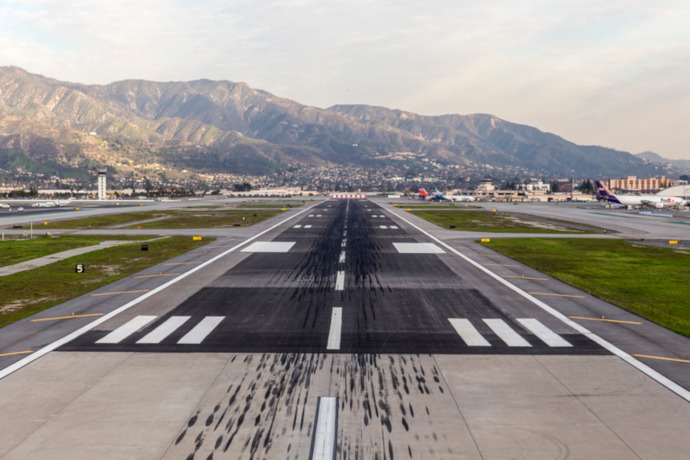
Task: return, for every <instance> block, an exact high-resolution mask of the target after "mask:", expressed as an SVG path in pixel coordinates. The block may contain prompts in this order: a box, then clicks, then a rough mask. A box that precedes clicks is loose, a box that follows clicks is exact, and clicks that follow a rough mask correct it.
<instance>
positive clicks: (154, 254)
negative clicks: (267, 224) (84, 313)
mask: <svg viewBox="0 0 690 460" xmlns="http://www.w3.org/2000/svg"><path fill="white" fill-rule="evenodd" d="M211 241H213V240H212V239H211V238H202V239H201V240H192V239H191V238H189V237H181V236H180V237H172V238H165V239H161V240H156V241H152V242H150V243H148V245H149V250H148V251H141V246H140V245H139V244H127V245H123V246H117V247H113V248H109V249H102V250H100V251H94V252H90V253H88V254H82V255H80V256H76V257H72V258H69V259H65V260H62V261H59V262H55V263H54V264H51V265H46V266H44V267H39V268H34V269H33V270H27V271H24V272H20V273H16V274H14V275H9V276H5V277H2V278H0V292H1V293H2V296H1V297H0V327H2V326H6V325H7V324H10V323H13V322H15V321H18V320H20V319H22V318H26V317H27V316H30V315H33V314H34V313H38V312H39V311H42V310H45V309H46V308H49V307H52V306H53V305H57V304H59V303H62V302H65V301H67V300H70V299H73V298H75V297H78V296H80V295H82V294H86V293H88V292H90V291H93V290H94V289H97V288H99V287H101V286H105V285H106V284H109V283H112V282H113V281H116V280H118V279H120V278H123V277H125V276H129V275H131V274H133V273H136V272H139V271H141V270H143V269H145V268H148V267H151V266H153V265H157V264H159V263H161V262H164V261H166V260H168V259H171V258H172V257H175V256H178V255H180V254H182V253H185V252H187V251H190V250H192V249H195V248H197V247H199V246H202V245H205V244H207V243H209V242H211ZM76 264H85V265H86V271H85V272H84V273H80V274H77V273H75V265H76Z"/></svg>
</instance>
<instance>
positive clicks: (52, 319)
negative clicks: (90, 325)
mask: <svg viewBox="0 0 690 460" xmlns="http://www.w3.org/2000/svg"><path fill="white" fill-rule="evenodd" d="M103 315H105V313H91V314H89V315H72V316H58V317H56V318H39V319H30V320H29V321H32V322H36V321H54V320H58V319H72V318H86V317H88V316H103Z"/></svg>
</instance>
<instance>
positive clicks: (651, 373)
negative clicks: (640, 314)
mask: <svg viewBox="0 0 690 460" xmlns="http://www.w3.org/2000/svg"><path fill="white" fill-rule="evenodd" d="M391 214H393V215H394V216H396V217H397V218H399V219H400V220H402V221H403V222H406V223H408V224H410V225H411V226H412V227H414V228H416V229H417V230H419V231H420V232H422V233H423V234H424V235H426V236H428V237H429V238H431V239H432V240H434V241H436V242H437V243H439V244H441V245H443V246H445V247H446V248H448V250H449V251H451V252H452V253H454V254H456V255H457V256H459V257H461V258H463V259H464V260H465V261H466V262H467V263H469V264H470V265H474V266H475V267H476V268H478V269H479V270H481V271H483V272H484V273H486V274H487V275H489V276H490V277H492V278H493V279H495V280H496V281H498V282H499V283H502V284H503V285H504V286H506V287H507V288H509V289H511V290H513V291H514V292H516V293H517V294H519V295H521V296H522V297H524V298H525V299H527V300H529V301H530V302H532V303H533V304H534V305H536V306H538V307H539V308H541V309H542V310H544V311H546V312H548V313H550V314H551V315H553V316H555V317H556V318H558V319H559V320H561V321H563V322H564V323H565V324H567V325H568V326H570V327H571V328H572V329H574V330H576V331H577V332H579V333H580V334H582V335H585V336H587V337H588V338H589V339H591V340H593V341H594V342H596V343H598V344H599V345H601V346H602V347H603V348H605V349H606V350H608V351H610V352H611V353H613V354H614V355H616V356H618V357H619V358H620V359H622V360H623V361H625V362H626V363H628V364H630V365H631V366H633V367H634V368H636V369H637V370H639V371H640V372H643V373H644V374H645V375H647V376H648V377H650V378H652V379H654V380H656V381H657V382H658V383H660V384H661V385H663V386H665V387H666V388H668V389H669V390H671V391H672V392H674V393H675V394H677V395H678V396H680V397H681V398H683V399H685V400H686V401H688V402H690V391H688V390H686V389H685V388H683V387H682V386H680V385H678V384H677V383H676V382H674V381H672V380H671V379H669V378H667V377H665V376H663V375H661V374H660V373H659V372H657V371H655V370H654V369H652V368H651V367H649V366H647V365H646V364H644V363H642V362H640V361H638V360H637V359H635V358H633V357H632V356H631V355H630V354H628V353H626V352H624V351H623V350H621V349H620V348H618V347H617V346H615V345H613V344H612V343H610V342H608V341H607V340H604V339H603V338H601V337H599V336H598V335H596V334H595V333H593V332H591V331H590V330H589V329H587V328H585V327H583V326H581V325H580V324H578V323H576V322H575V321H573V320H571V319H570V318H568V317H567V316H565V315H564V314H562V313H561V312H559V311H558V310H556V309H555V308H553V307H551V306H549V305H547V304H545V303H544V302H542V301H541V300H539V299H537V298H535V297H533V296H531V295H530V294H528V293H527V292H525V291H523V290H522V289H520V288H519V287H517V286H515V285H514V284H512V283H510V282H508V281H506V280H505V279H504V278H501V277H500V276H499V275H497V274H495V273H494V272H492V271H491V270H489V269H488V268H486V267H483V266H482V265H480V264H479V262H475V261H474V260H472V259H470V258H469V257H467V256H465V255H463V254H462V253H460V252H458V251H456V250H455V248H453V247H452V246H450V245H449V244H446V243H444V242H443V241H441V240H439V239H438V238H436V237H435V236H434V235H432V234H431V233H429V232H427V231H426V230H424V229H422V228H420V227H418V226H417V225H415V224H413V223H412V222H410V221H409V220H407V219H405V218H404V217H402V216H400V215H399V214H397V213H395V212H393V211H391Z"/></svg>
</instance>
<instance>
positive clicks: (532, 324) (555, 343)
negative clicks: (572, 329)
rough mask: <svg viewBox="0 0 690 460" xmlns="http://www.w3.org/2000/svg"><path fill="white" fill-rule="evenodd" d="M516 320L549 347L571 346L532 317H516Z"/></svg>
mask: <svg viewBox="0 0 690 460" xmlns="http://www.w3.org/2000/svg"><path fill="white" fill-rule="evenodd" d="M518 322H519V323H520V324H522V325H523V326H525V328H526V329H527V330H528V331H530V332H531V333H532V334H534V335H536V336H537V337H539V338H540V339H541V340H542V341H543V342H544V343H546V344H547V345H548V346H550V347H572V344H571V343H570V342H568V341H567V340H565V339H564V338H563V337H561V336H560V335H558V334H556V333H555V332H553V331H552V330H551V329H549V328H548V327H546V326H544V325H543V324H542V323H540V322H539V321H538V320H536V319H534V318H518Z"/></svg>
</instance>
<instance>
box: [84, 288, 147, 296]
mask: <svg viewBox="0 0 690 460" xmlns="http://www.w3.org/2000/svg"><path fill="white" fill-rule="evenodd" d="M150 290H151V289H140V290H138V291H120V292H104V293H102V294H91V297H96V296H100V295H116V294H135V293H138V292H149V291H150Z"/></svg>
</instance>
